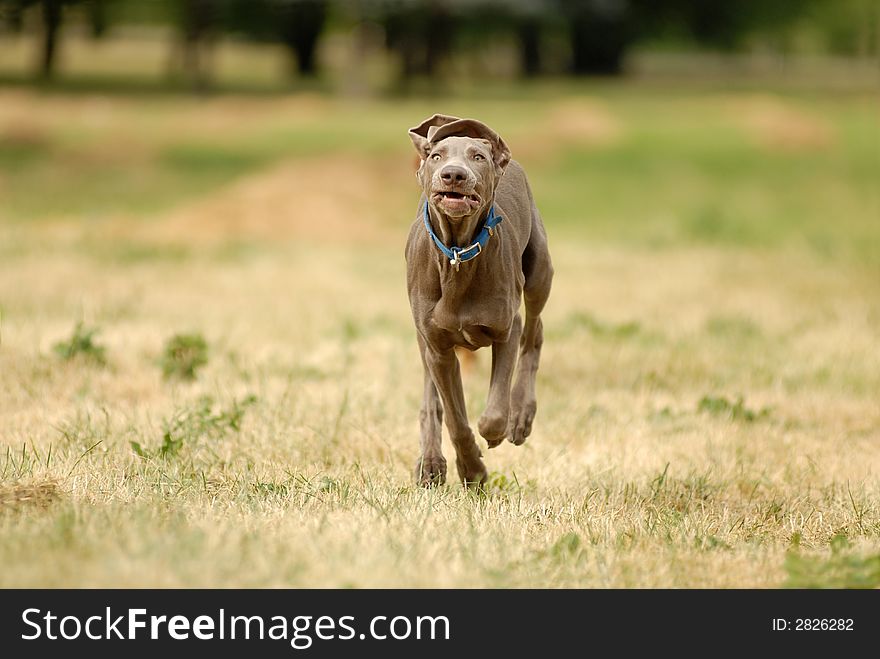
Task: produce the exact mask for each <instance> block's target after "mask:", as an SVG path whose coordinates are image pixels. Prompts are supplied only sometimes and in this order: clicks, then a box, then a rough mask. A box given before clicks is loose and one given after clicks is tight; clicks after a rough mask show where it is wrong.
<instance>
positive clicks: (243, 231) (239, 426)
mask: <svg viewBox="0 0 880 659" xmlns="http://www.w3.org/2000/svg"><path fill="white" fill-rule="evenodd" d="M29 102H30V103H32V104H34V105H35V112H34V116H35V117H38V116H40V113H41V112H43V113H46V116H50V114H51V113H48V112H47V111H46V110H45V108H40V106H39V101H37V100H34V99H31V100H30V101H29ZM225 102H227V101H224V100H222V99H221V100H219V101H218V103H221V104H222V103H225ZM120 103H122V102H120ZM212 103H213V102H212ZM0 106H2V104H0ZM205 107H208V108H210V107H211V106H210V105H207V106H205ZM566 107H568V108H570V107H571V106H570V105H569V106H563V110H561V111H560V112H562V113H563V114H565V113H568V112H570V109H565V108H566ZM128 111H129V110H128V109H127V108H126V107H125V104H124V103H122V106H121V107H116V108H114V107H113V106H111V109H110V110H109V112H110V114H111V115H112V116H113V117H115V118H112V119H111V120H110V125H117V124H118V125H122V122H121V121H120V120H119V119H118V117H116V113H117V112H122V113H125V112H128ZM551 112H552V110H551ZM185 113H186V111H184V115H185ZM207 113H208V115H212V114H215V113H216V114H218V115H222V114H224V113H225V110H224V109H223V108H217V107H214V108H213V110H209V111H208V112H207ZM560 116H561V115H560ZM597 116H598V115H597ZM603 116H604V115H603ZM218 121H219V119H218ZM588 123H589V125H591V126H592V125H594V122H592V120H591V121H590V122H588ZM35 125H36V127H37V128H36V129H37V130H47V131H49V128H46V127H44V126H42V124H41V123H40V122H39V121H38V120H35ZM608 125H611V124H608ZM157 126H158V128H157V130H160V132H162V131H165V130H166V127H164V126H163V125H159V124H157ZM404 127H405V126H404ZM585 130H587V132H589V130H592V129H589V130H588V129H586V128H585ZM604 130H605V128H603V131H604ZM617 130H620V131H621V132H622V130H623V129H622V128H614V129H613V131H617ZM49 132H51V131H49ZM111 133H112V131H111ZM514 134H515V135H516V133H515V132H514ZM603 134H604V133H603ZM615 134H617V133H615ZM167 135H168V136H169V137H168V139H169V140H170V139H171V134H170V132H169V133H167ZM524 135H525V133H524V132H520V133H519V137H518V139H520V140H522V139H525V137H524ZM615 139H616V138H615ZM529 146H533V145H529V144H526V145H525V146H524V148H525V150H526V151H527V150H528V148H529ZM404 154H406V155H407V156H408V155H409V154H408V151H406V150H403V151H401V155H404ZM375 162H376V161H375V160H374V159H371V158H370V157H367V156H364V155H363V154H360V155H359V154H358V150H357V149H353V148H352V149H349V150H347V151H345V152H343V153H337V154H335V155H328V156H325V157H322V158H319V159H311V158H310V159H308V160H303V159H298V160H283V161H280V162H278V163H277V164H273V165H270V166H268V167H267V168H265V169H261V170H258V171H254V172H252V173H250V174H248V175H247V176H245V177H243V178H240V179H239V180H237V181H236V182H235V183H233V184H232V185H230V186H227V187H224V188H221V189H219V190H217V191H216V192H213V193H211V194H210V195H204V196H202V197H201V198H196V199H194V200H190V201H186V202H183V203H181V204H178V205H176V206H175V207H174V208H172V209H171V210H169V211H167V212H161V213H158V214H157V215H154V216H150V217H149V218H147V219H145V220H136V219H132V218H130V217H126V216H124V215H118V216H111V217H109V218H104V219H102V220H100V221H98V223H97V224H92V225H89V224H87V223H85V222H73V221H71V219H70V218H68V219H60V220H58V221H51V222H50V221H49V220H46V221H42V222H34V223H32V224H26V225H25V224H10V225H4V226H3V227H2V228H0V244H5V245H6V251H5V252H4V256H3V259H2V261H0V302H2V311H3V316H2V348H0V374H2V378H0V429H2V430H0V446H2V449H3V451H2V452H0V508H2V509H3V514H0V537H2V538H3V541H2V542H0V562H2V563H3V564H4V565H7V566H9V565H13V566H15V569H13V570H4V571H3V572H2V576H0V585H2V586H6V587H8V586H50V587H53V586H332V587H339V586H419V587H421V586H464V587H486V586H501V587H521V586H549V587H570V586H614V587H621V586H622V587H658V586H672V587H688V586H692V587H711V586H715V587H744V586H758V587H776V586H780V585H783V584H785V583H794V584H795V585H797V584H799V583H802V582H801V581H798V580H797V579H799V578H800V577H796V576H792V575H793V573H792V568H791V565H793V563H792V562H791V560H792V558H791V557H792V556H795V557H806V558H805V559H804V560H806V559H807V558H809V559H811V560H812V559H813V558H815V560H816V561H818V562H817V563H816V565H817V566H818V567H816V568H815V569H813V568H812V567H811V568H809V570H812V571H809V574H810V575H811V576H810V578H811V579H814V581H815V583H816V584H818V585H823V583H825V582H823V581H822V579H823V576H822V575H823V574H824V573H823V569H824V568H823V566H824V565H825V563H824V562H825V561H826V560H827V561H831V560H833V556H831V549H830V548H831V541H832V539H834V538H837V539H838V540H837V541H836V543H837V544H836V545H835V546H837V547H839V546H840V543H841V540H839V539H840V538H843V537H845V538H846V541H845V542H846V543H847V545H846V549H845V552H846V553H847V555H848V556H849V555H851V556H853V557H861V556H871V555H873V554H876V553H877V552H878V544H880V543H878V539H880V486H878V481H877V478H876V476H877V473H878V471H880V454H878V452H877V450H876V447H877V441H878V440H880V430H878V429H880V407H878V402H877V400H878V399H877V392H878V391H880V353H878V351H877V345H878V339H880V334H878V329H877V328H878V327H880V302H878V300H880V296H878V282H877V278H876V272H875V271H874V270H872V269H871V268H869V267H867V266H865V265H864V264H850V263H846V262H842V261H836V260H829V259H827V258H823V257H821V256H818V255H816V254H814V253H812V252H809V251H804V250H802V249H795V248H779V249H763V250H759V249H753V248H743V247H737V246H729V245H728V246H709V245H693V244H691V245H679V246H666V247H664V248H662V249H655V248H650V247H645V246H641V247H636V246H632V245H628V244H620V243H618V244H615V243H613V242H608V243H593V242H590V241H587V240H584V239H578V238H577V237H576V233H575V232H574V231H573V230H571V229H570V228H569V229H568V230H567V231H565V232H562V234H564V235H565V236H566V238H565V239H562V238H560V237H559V236H560V233H559V232H557V234H556V238H555V239H554V238H553V235H551V240H552V242H551V249H552V252H553V254H554V258H555V263H556V269H557V278H556V284H555V289H554V293H553V297H552V298H551V302H550V305H549V307H548V309H547V312H546V320H545V323H546V333H547V341H546V347H545V352H544V357H543V363H542V369H541V372H540V379H539V412H538V419H537V422H536V428H535V432H534V435H533V436H532V437H531V438H530V439H529V441H528V442H527V443H526V445H525V446H523V447H519V448H517V447H513V446H511V445H509V444H505V445H503V446H502V447H500V448H498V449H495V450H493V451H487V452H486V457H487V464H488V466H489V469H490V471H491V472H492V476H491V480H490V486H489V491H488V492H487V493H486V494H485V495H482V496H475V495H473V494H470V493H468V492H466V491H464V490H463V489H462V488H460V487H459V486H458V485H456V484H451V485H449V486H446V487H442V488H438V489H434V490H427V491H426V490H421V489H418V488H415V487H413V485H412V483H411V477H410V473H411V468H412V466H413V465H414V462H415V459H416V451H417V445H418V439H417V432H418V423H417V418H418V406H419V392H420V389H421V386H420V382H421V370H420V365H419V360H418V356H417V352H416V347H415V340H414V336H413V331H412V329H411V319H410V315H409V309H408V307H407V303H406V297H405V290H404V286H403V276H404V271H403V258H402V246H403V241H404V237H405V231H406V225H407V220H406V216H401V214H400V213H401V211H400V210H399V209H401V208H405V209H406V211H405V212H406V215H407V216H408V215H409V213H410V212H411V206H412V204H413V203H414V198H415V195H416V194H417V192H416V190H415V188H414V184H412V182H411V180H410V177H411V172H410V171H409V161H408V160H406V159H404V160H403V161H402V162H401V164H400V165H399V167H397V168H395V167H394V165H393V164H392V159H390V157H389V160H387V161H381V160H380V162H381V164H382V165H383V166H386V165H387V167H388V168H389V169H387V170H384V171H385V172H391V173H390V174H387V173H385V174H383V170H381V169H380V168H378V167H374V164H375ZM340 172H342V173H344V175H345V179H346V180H347V181H350V182H351V185H350V186H346V188H345V189H344V190H343V191H340V192H338V194H336V192H337V188H336V186H335V185H333V184H332V183H331V182H330V181H331V179H332V178H333V177H334V176H335V175H337V174H339V173H340ZM383 176H388V177H389V178H388V179H384V178H383ZM388 180H390V181H391V182H392V183H391V184H390V185H389V186H388V188H385V187H382V181H388ZM640 183H644V181H640ZM390 188H393V189H394V190H395V193H394V194H391V195H376V191H377V189H378V190H385V189H390ZM355 220H356V222H357V224H353V222H354V221H355ZM551 221H552V220H551ZM552 232H553V226H552V224H551V234H552ZM377 236H380V237H381V238H380V239H377ZM132 243H134V244H137V245H138V246H139V249H140V250H141V251H138V252H135V253H132V252H131V251H130V249H129V248H130V247H131V244H132ZM15 246H18V249H14V248H13V247H15ZM184 248H185V251H183V252H182V251H181V250H182V249H184ZM77 319H82V320H84V321H85V323H86V325H88V326H97V327H99V328H100V329H101V331H100V333H99V334H97V335H96V337H95V340H96V341H97V342H98V343H99V344H100V345H103V346H104V347H105V348H106V356H107V362H108V363H107V365H106V366H104V367H102V366H100V365H99V364H97V363H94V362H91V361H89V360H87V359H71V360H69V361H61V360H59V359H58V358H57V357H56V356H55V355H54V354H53V353H52V346H53V345H54V344H55V343H56V342H58V341H60V340H63V339H65V338H66V337H68V336H69V335H70V331H71V328H72V326H73V325H74V323H75V321H76V320H77ZM179 332H201V333H202V334H203V335H204V336H205V337H206V339H207V342H208V345H209V361H208V364H207V365H206V366H205V367H204V368H203V369H202V370H201V371H200V372H199V377H198V379H197V380H196V381H194V382H191V383H190V382H185V381H177V380H166V379H163V377H162V369H161V367H160V358H161V355H162V351H163V345H164V343H165V341H166V340H167V339H168V338H169V337H170V336H171V335H173V334H176V333H179ZM488 362H489V360H488V356H487V355H486V354H484V353H479V356H478V360H477V362H476V364H475V365H474V368H473V369H472V372H470V373H469V374H468V376H467V379H466V383H465V384H466V391H467V398H468V404H469V409H470V412H471V416H472V418H476V417H477V416H478V414H479V412H480V411H481V409H482V405H483V403H484V400H485V391H486V385H487V381H488V366H489V364H488ZM251 397H253V398H251ZM739 397H742V398H743V402H742V404H741V405H737V404H736V401H737V400H738V398H739ZM7 448H8V451H7V450H6V449H7ZM446 449H447V456H448V457H449V456H451V448H450V447H449V446H447V447H446ZM30 502H40V505H29V503H30ZM48 502H52V505H45V504H46V503H48ZM787 557H788V559H789V562H788V563H787V562H786V558H787ZM810 565H813V564H810ZM798 569H799V570H800V568H798ZM805 569H806V568H805ZM835 569H836V568H835ZM797 574H801V571H798V572H797ZM835 574H836V575H837V574H838V573H836V572H835ZM835 578H837V577H835ZM846 579H847V576H846V573H844V574H843V577H842V580H843V581H842V583H843V584H844V585H846V584H847V583H848V582H847V581H846ZM810 583H813V582H810ZM834 583H835V584H837V583H839V582H837V581H835V582H834ZM869 585H870V584H869ZM874 585H877V584H874Z"/></svg>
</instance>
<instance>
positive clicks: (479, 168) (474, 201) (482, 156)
mask: <svg viewBox="0 0 880 659" xmlns="http://www.w3.org/2000/svg"><path fill="white" fill-rule="evenodd" d="M409 136H410V138H411V139H412V141H413V144H414V145H415V147H416V151H417V152H418V154H419V158H421V163H420V165H419V171H418V174H417V176H418V178H419V182H420V183H421V184H422V189H423V190H424V192H425V197H426V198H427V199H428V201H429V202H430V203H431V205H432V206H433V207H434V208H436V209H437V210H438V211H439V212H440V213H442V214H444V215H446V216H447V217H449V218H450V219H452V220H458V219H461V218H465V217H469V216H471V215H473V214H474V213H479V212H481V211H482V210H483V209H484V208H486V207H487V206H488V205H489V204H490V203H492V198H493V197H494V195H495V186H496V185H497V184H498V180H499V179H500V178H501V175H502V174H503V173H504V168H505V167H506V166H507V163H508V162H510V149H508V148H507V145H506V144H505V143H504V140H502V139H501V137H499V135H498V134H497V133H496V132H495V131H494V130H492V129H491V128H489V127H488V126H487V125H486V124H484V123H482V122H479V121H476V120H475V119H459V118H458V117H450V116H447V115H445V114H435V115H434V116H433V117H431V118H429V119H426V120H425V121H423V122H422V123H421V124H419V125H418V126H416V127H415V128H411V129H410V131H409Z"/></svg>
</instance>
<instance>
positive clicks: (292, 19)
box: [276, 0, 327, 76]
mask: <svg viewBox="0 0 880 659" xmlns="http://www.w3.org/2000/svg"><path fill="white" fill-rule="evenodd" d="M277 1H278V3H279V4H278V7H277V9H276V11H277V12H278V21H277V25H278V30H279V36H280V37H281V41H282V42H283V43H284V44H285V45H286V46H287V47H288V48H289V49H290V52H291V55H292V56H293V58H294V60H295V61H296V67H297V70H298V71H299V73H300V74H301V75H305V76H314V75H315V74H316V73H317V66H316V63H315V53H316V51H317V46H318V40H319V39H320V37H321V33H322V32H323V30H324V24H325V22H326V20H327V2H326V0H277Z"/></svg>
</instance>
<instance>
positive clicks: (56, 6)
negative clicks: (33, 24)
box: [40, 0, 62, 79]
mask: <svg viewBox="0 0 880 659" xmlns="http://www.w3.org/2000/svg"><path fill="white" fill-rule="evenodd" d="M42 9H43V44H42V51H41V53H40V77H41V78H44V79H49V78H51V77H52V75H53V74H54V72H55V55H56V52H57V45H58V32H59V31H60V29H61V11H62V9H61V0H43V2H42Z"/></svg>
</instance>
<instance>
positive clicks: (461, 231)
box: [428, 204, 491, 247]
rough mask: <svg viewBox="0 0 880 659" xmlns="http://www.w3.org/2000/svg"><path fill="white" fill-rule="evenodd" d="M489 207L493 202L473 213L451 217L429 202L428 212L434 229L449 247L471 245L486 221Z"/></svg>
mask: <svg viewBox="0 0 880 659" xmlns="http://www.w3.org/2000/svg"><path fill="white" fill-rule="evenodd" d="M489 208H491V204H489V205H487V206H485V207H483V208H481V209H480V210H478V211H477V212H476V213H474V214H473V215H466V216H464V217H458V218H455V219H451V218H449V217H448V216H447V215H446V214H444V213H441V212H440V211H438V210H437V209H436V208H434V206H433V205H431V204H428V212H429V213H430V216H431V224H432V225H433V227H434V231H435V233H436V234H437V235H438V236H439V237H440V240H442V241H443V243H444V244H445V245H446V246H447V247H453V246H457V247H468V246H469V245H471V244H472V243H473V242H474V237H475V236H476V234H477V232H478V231H479V229H480V227H482V226H483V223H484V222H485V221H486V217H487V215H488V214H489Z"/></svg>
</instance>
